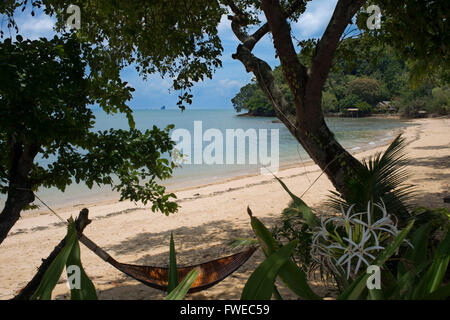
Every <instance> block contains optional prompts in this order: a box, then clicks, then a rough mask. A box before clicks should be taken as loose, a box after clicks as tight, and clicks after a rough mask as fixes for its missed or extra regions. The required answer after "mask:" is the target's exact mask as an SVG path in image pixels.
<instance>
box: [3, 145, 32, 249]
mask: <svg viewBox="0 0 450 320" xmlns="http://www.w3.org/2000/svg"><path fill="white" fill-rule="evenodd" d="M10 141H11V168H10V170H9V191H8V198H7V200H6V203H5V207H4V208H3V211H2V213H1V214H0V244H1V243H2V242H3V240H5V238H6V236H7V235H8V233H9V231H10V230H11V228H12V227H13V226H14V224H15V223H16V222H17V220H19V218H20V213H21V212H22V210H23V209H24V208H25V207H26V206H27V205H28V204H30V203H31V202H33V201H34V194H33V192H32V191H31V187H32V185H31V182H30V180H29V176H28V175H29V173H30V170H31V168H32V166H33V161H34V157H35V156H36V155H37V153H38V152H39V149H40V146H38V145H35V144H31V145H23V144H22V143H21V142H16V141H14V139H10Z"/></svg>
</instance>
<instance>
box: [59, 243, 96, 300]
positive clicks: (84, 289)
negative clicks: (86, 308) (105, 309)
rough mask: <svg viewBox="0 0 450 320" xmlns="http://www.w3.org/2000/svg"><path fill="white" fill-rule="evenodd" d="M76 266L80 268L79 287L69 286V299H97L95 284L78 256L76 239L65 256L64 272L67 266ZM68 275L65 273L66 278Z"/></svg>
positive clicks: (78, 248)
mask: <svg viewBox="0 0 450 320" xmlns="http://www.w3.org/2000/svg"><path fill="white" fill-rule="evenodd" d="M74 265H75V266H78V268H79V270H80V277H81V278H80V288H79V289H77V288H71V289H70V299H71V300H98V297H97V292H96V291H95V286H94V284H93V283H92V281H91V280H90V279H89V277H88V276H87V274H86V272H85V271H84V268H83V266H82V264H81V257H80V244H79V242H78V238H77V241H75V243H74V244H73V246H72V250H71V252H70V254H69V256H68V258H67V262H66V272H67V268H68V267H69V266H74ZM69 277H70V275H69V274H67V278H68V279H69Z"/></svg>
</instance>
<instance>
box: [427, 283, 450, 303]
mask: <svg viewBox="0 0 450 320" xmlns="http://www.w3.org/2000/svg"><path fill="white" fill-rule="evenodd" d="M448 297H450V283H448V284H446V285H444V286H442V287H440V288H437V289H436V290H435V291H433V292H432V293H430V294H428V295H426V296H424V297H423V298H422V300H445V299H447V298H448Z"/></svg>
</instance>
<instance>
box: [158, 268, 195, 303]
mask: <svg viewBox="0 0 450 320" xmlns="http://www.w3.org/2000/svg"><path fill="white" fill-rule="evenodd" d="M199 273H200V271H199V270H198V269H194V270H191V272H189V273H188V274H187V276H186V277H185V278H184V279H183V281H181V282H180V284H179V285H178V286H177V287H176V288H175V289H173V290H172V292H171V293H169V294H168V295H167V297H166V300H183V299H184V297H185V296H186V294H187V292H188V291H189V289H190V288H191V286H192V284H193V283H194V281H195V279H196V278H197V277H198V275H199Z"/></svg>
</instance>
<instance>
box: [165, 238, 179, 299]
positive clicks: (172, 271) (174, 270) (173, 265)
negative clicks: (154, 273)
mask: <svg viewBox="0 0 450 320" xmlns="http://www.w3.org/2000/svg"><path fill="white" fill-rule="evenodd" d="M169 255H170V261H169V283H168V285H167V292H168V293H169V294H170V293H171V292H172V291H173V290H174V289H175V288H176V287H177V286H178V267H177V255H176V252H175V243H174V241H173V233H170V253H169Z"/></svg>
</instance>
